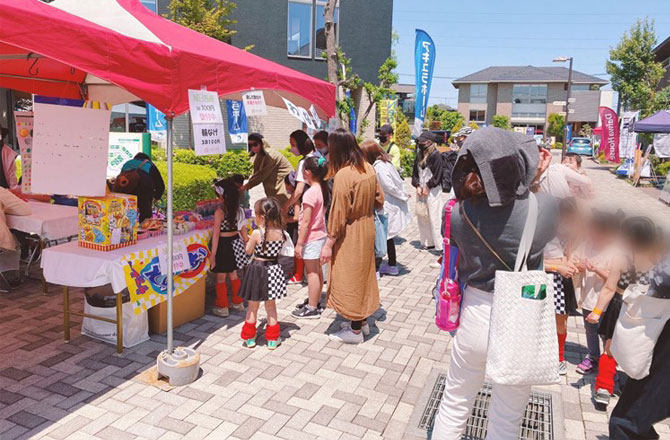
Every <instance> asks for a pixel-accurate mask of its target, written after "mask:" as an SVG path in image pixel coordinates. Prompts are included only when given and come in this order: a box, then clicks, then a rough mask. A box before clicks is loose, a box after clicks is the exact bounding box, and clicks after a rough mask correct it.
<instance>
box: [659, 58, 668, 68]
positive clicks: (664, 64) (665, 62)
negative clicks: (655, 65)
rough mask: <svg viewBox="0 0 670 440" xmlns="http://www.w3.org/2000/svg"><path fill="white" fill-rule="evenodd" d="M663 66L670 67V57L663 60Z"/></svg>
mask: <svg viewBox="0 0 670 440" xmlns="http://www.w3.org/2000/svg"><path fill="white" fill-rule="evenodd" d="M661 66H663V68H664V69H667V68H668V67H670V58H666V59H664V60H663V61H661Z"/></svg>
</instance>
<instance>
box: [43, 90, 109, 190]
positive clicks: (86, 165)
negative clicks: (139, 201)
mask: <svg viewBox="0 0 670 440" xmlns="http://www.w3.org/2000/svg"><path fill="white" fill-rule="evenodd" d="M33 112H34V114H35V121H34V122H35V123H34V128H33V139H34V142H33V157H32V192H33V193H36V194H64V195H71V196H104V195H105V191H106V188H107V186H106V181H105V177H106V175H107V157H108V150H109V118H110V114H111V111H110V110H97V109H90V108H81V107H69V106H62V105H52V104H42V103H35V104H34V106H33Z"/></svg>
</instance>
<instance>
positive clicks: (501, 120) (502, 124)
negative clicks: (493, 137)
mask: <svg viewBox="0 0 670 440" xmlns="http://www.w3.org/2000/svg"><path fill="white" fill-rule="evenodd" d="M491 125H493V126H494V127H498V128H502V129H503V130H509V128H510V125H509V118H508V117H507V116H505V115H494V116H493V119H492V121H491Z"/></svg>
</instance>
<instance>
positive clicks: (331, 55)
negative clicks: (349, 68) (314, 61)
mask: <svg viewBox="0 0 670 440" xmlns="http://www.w3.org/2000/svg"><path fill="white" fill-rule="evenodd" d="M336 5H337V0H328V3H327V4H326V7H325V8H324V9H325V11H324V15H325V17H324V18H325V27H326V54H327V62H328V82H330V83H332V84H335V85H336V86H337V85H338V78H337V69H339V66H338V65H337V62H338V60H337V40H336V38H335V6H336ZM335 93H336V95H335V99H337V100H338V101H339V99H340V88H339V86H338V87H336V90H335Z"/></svg>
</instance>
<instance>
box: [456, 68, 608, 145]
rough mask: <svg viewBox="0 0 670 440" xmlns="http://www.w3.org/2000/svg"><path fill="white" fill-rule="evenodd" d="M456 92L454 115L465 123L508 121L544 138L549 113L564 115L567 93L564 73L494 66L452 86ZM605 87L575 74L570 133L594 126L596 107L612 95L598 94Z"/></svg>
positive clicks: (577, 73)
mask: <svg viewBox="0 0 670 440" xmlns="http://www.w3.org/2000/svg"><path fill="white" fill-rule="evenodd" d="M452 84H453V85H454V87H456V88H457V89H458V111H459V112H460V113H461V114H462V115H463V117H464V118H465V119H466V120H467V121H469V122H475V123H477V124H480V125H488V124H491V122H492V120H493V116H495V115H504V116H507V117H508V118H509V120H510V122H511V124H512V126H513V127H526V128H531V129H532V131H534V132H535V133H538V134H541V133H546V126H547V119H548V117H549V115H550V114H551V113H560V112H564V111H565V109H564V107H563V102H564V101H565V98H566V91H567V90H568V69H567V68H565V67H555V66H551V67H534V66H494V67H488V68H486V69H484V70H480V71H479V72H475V73H473V74H470V75H467V76H464V77H462V78H459V79H457V80H455V81H453V82H452ZM605 84H607V81H604V80H602V79H600V78H597V77H595V76H592V75H587V74H585V73H582V72H578V71H575V70H573V72H572V97H573V98H574V102H572V103H571V104H570V109H572V110H574V112H573V113H570V116H569V119H568V121H569V123H571V124H573V132H577V131H578V130H579V129H580V128H581V125H583V124H586V123H588V124H590V125H591V126H592V127H595V126H596V125H597V123H598V107H599V106H600V105H607V106H610V105H611V103H610V102H607V100H610V101H611V93H605V94H603V92H601V90H600V87H602V86H604V85H605Z"/></svg>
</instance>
